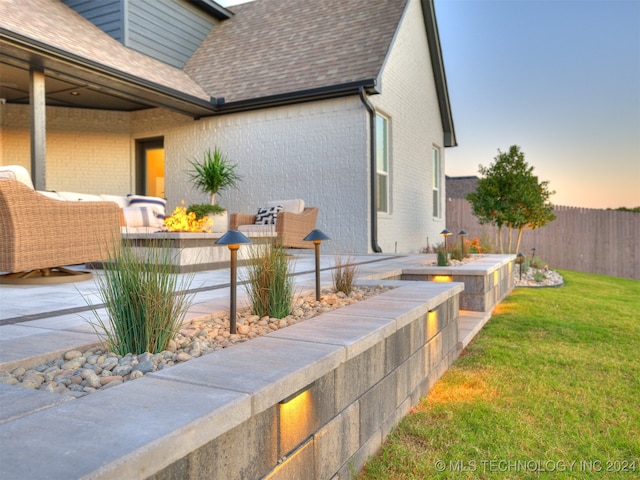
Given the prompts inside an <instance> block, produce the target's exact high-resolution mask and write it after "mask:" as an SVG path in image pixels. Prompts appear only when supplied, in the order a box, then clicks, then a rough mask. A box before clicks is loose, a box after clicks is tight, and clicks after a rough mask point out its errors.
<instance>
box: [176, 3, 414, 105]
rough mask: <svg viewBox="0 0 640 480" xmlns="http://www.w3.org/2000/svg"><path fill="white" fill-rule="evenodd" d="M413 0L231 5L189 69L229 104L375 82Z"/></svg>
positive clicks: (186, 68) (186, 66)
mask: <svg viewBox="0 0 640 480" xmlns="http://www.w3.org/2000/svg"><path fill="white" fill-rule="evenodd" d="M406 3H407V0H376V1H372V0H322V1H315V2H310V1H309V0H287V1H274V0H256V1H253V2H250V3H245V4H242V5H237V6H234V7H231V10H232V11H233V13H234V16H233V17H232V18H230V19H229V20H225V21H224V22H222V23H221V24H220V25H218V26H216V28H214V29H213V31H212V32H211V34H210V35H209V37H207V39H206V40H205V41H204V42H203V43H202V45H201V46H200V48H199V49H198V50H196V53H195V54H194V55H193V56H192V57H191V59H190V60H189V61H188V62H187V63H186V65H185V67H184V69H185V71H186V72H187V73H188V74H189V75H190V76H191V77H192V78H193V79H195V80H196V81H197V82H198V83H199V84H200V85H202V86H203V87H204V89H205V90H206V91H207V92H208V93H209V94H210V95H211V96H212V97H217V98H220V97H224V101H225V103H226V104H228V103H235V102H242V101H249V100H253V99H257V98H263V97H272V96H276V95H283V94H289V93H293V92H301V91H311V90H314V89H319V88H326V87H335V86H338V85H345V84H354V83H362V84H363V85H366V86H368V87H373V86H374V85H375V82H376V80H377V78H378V77H379V75H380V71H381V68H382V65H383V63H384V60H385V58H386V56H387V53H388V52H389V48H390V46H391V42H392V40H393V37H394V34H395V32H396V29H397V27H398V25H399V22H400V18H401V17H402V13H403V11H404V8H405V5H406Z"/></svg>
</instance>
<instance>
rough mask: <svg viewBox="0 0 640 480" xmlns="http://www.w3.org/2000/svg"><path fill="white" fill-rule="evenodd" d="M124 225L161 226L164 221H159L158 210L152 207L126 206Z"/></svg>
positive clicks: (123, 214)
mask: <svg viewBox="0 0 640 480" xmlns="http://www.w3.org/2000/svg"><path fill="white" fill-rule="evenodd" d="M122 216H123V218H124V222H123V224H124V226H127V227H161V226H162V225H164V222H162V221H160V222H158V218H157V217H156V212H155V211H154V209H153V208H152V207H124V208H123V209H122Z"/></svg>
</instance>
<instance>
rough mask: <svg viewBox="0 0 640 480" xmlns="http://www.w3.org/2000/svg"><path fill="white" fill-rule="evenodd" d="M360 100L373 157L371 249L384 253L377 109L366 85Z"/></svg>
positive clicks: (361, 90)
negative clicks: (380, 242) (380, 231)
mask: <svg viewBox="0 0 640 480" xmlns="http://www.w3.org/2000/svg"><path fill="white" fill-rule="evenodd" d="M358 93H359V94H360V100H362V103H363V104H364V106H365V107H366V109H367V110H368V111H369V149H370V150H371V151H370V155H369V158H370V159H371V198H370V200H371V204H370V206H369V208H370V209H371V249H372V250H373V251H374V252H376V253H382V249H381V248H380V245H378V185H377V182H376V181H377V178H376V172H377V164H376V163H377V162H376V109H375V107H374V106H373V105H372V104H371V102H370V101H369V99H368V98H367V95H366V94H365V93H364V87H360V88H358Z"/></svg>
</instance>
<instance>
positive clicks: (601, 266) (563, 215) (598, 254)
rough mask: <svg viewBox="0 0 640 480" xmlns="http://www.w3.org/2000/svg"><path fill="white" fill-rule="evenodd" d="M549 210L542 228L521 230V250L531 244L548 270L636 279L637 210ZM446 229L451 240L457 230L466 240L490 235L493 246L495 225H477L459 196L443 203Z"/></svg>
mask: <svg viewBox="0 0 640 480" xmlns="http://www.w3.org/2000/svg"><path fill="white" fill-rule="evenodd" d="M554 213H555V214H556V217H557V218H556V219H555V220H554V221H553V222H551V223H549V224H548V225H547V226H546V227H543V228H538V229H536V230H525V231H524V233H523V236H522V242H521V244H520V251H521V252H522V253H524V254H526V255H527V256H528V255H531V249H532V248H534V247H535V249H536V255H538V256H540V257H542V258H543V259H544V260H545V261H546V262H547V263H548V264H549V266H550V267H551V268H561V269H566V270H576V271H579V272H586V273H599V274H602V275H611V276H614V277H625V278H635V279H637V280H640V214H639V213H632V212H619V211H614V210H597V209H592V208H579V207H564V206H554ZM447 229H448V230H450V231H451V232H453V234H454V236H453V238H456V240H457V235H456V234H457V233H458V232H459V231H460V230H465V231H466V232H467V233H468V237H467V238H468V239H472V238H473V237H478V238H480V239H481V240H483V239H489V240H490V241H491V242H492V243H493V245H494V246H496V247H497V245H498V242H497V232H498V229H497V228H496V227H494V226H492V225H480V223H479V222H478V219H477V218H476V217H475V216H474V215H473V213H472V212H471V204H470V203H469V202H468V201H467V200H464V199H459V198H453V199H449V201H448V202H447ZM503 230H505V231H506V229H503ZM505 235H506V233H505ZM505 238H506V237H505ZM504 246H505V249H506V248H507V242H506V240H505V243H504ZM513 246H514V247H513V248H515V235H514V240H513Z"/></svg>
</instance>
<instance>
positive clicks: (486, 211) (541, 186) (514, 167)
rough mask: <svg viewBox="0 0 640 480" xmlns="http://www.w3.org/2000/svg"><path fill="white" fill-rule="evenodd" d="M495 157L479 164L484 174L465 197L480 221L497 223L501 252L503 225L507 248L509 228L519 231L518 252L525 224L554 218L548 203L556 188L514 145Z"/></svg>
mask: <svg viewBox="0 0 640 480" xmlns="http://www.w3.org/2000/svg"><path fill="white" fill-rule="evenodd" d="M494 160H495V161H494V163H492V164H491V165H489V167H483V166H482V165H480V174H481V175H482V177H483V178H481V179H480V180H479V181H478V185H477V188H476V191H475V192H473V193H470V194H469V195H467V200H468V201H469V202H470V203H471V208H472V210H473V214H474V215H475V216H476V217H478V220H479V221H480V223H481V224H485V223H492V224H494V225H496V226H497V227H498V248H499V249H500V253H503V252H504V247H503V241H502V236H503V235H502V228H503V227H505V226H506V227H507V228H508V229H509V230H508V239H509V243H508V248H507V251H508V252H511V245H512V230H514V229H515V230H517V231H518V237H517V242H516V248H515V251H516V252H517V251H518V250H519V248H520V242H521V240H522V233H523V231H524V229H525V228H527V227H528V228H531V229H532V230H533V229H536V228H539V227H543V226H545V225H546V224H547V223H549V222H551V221H553V220H555V218H556V216H555V215H554V213H553V206H552V205H551V203H549V198H550V197H551V195H553V194H554V193H555V192H553V191H550V190H549V187H548V186H549V182H547V181H544V182H539V181H538V177H537V176H535V175H534V174H533V167H531V166H529V165H528V164H527V162H526V161H525V159H524V153H523V152H522V151H521V150H520V147H518V146H517V145H513V146H511V147H510V148H509V151H508V152H501V151H500V150H498V155H497V156H496V157H495V158H494Z"/></svg>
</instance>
